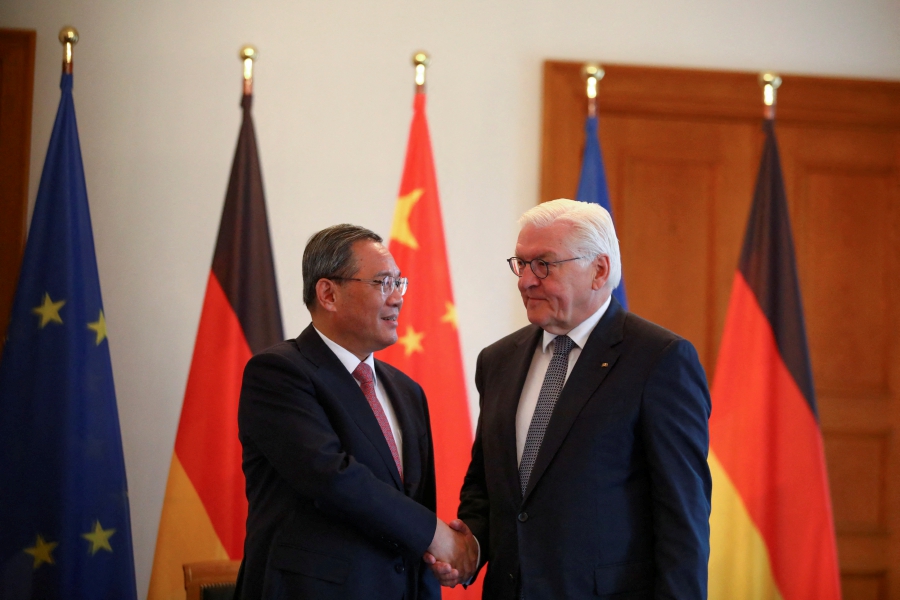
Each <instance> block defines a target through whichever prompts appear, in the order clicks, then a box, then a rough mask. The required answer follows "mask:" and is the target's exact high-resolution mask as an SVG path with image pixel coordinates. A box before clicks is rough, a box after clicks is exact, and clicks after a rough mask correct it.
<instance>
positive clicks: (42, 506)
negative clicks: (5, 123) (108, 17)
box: [0, 74, 137, 600]
mask: <svg viewBox="0 0 900 600" xmlns="http://www.w3.org/2000/svg"><path fill="white" fill-rule="evenodd" d="M60 88H62V97H61V99H60V102H59V110H58V112H57V113H56V122H55V123H54V125H53V134H52V136H51V137H50V146H49V148H48V149H47V159H46V161H45V162H44V172H43V174H42V175H41V184H40V187H39V189H38V195H37V201H36V202H35V206H34V214H33V216H32V220H31V229H30V231H29V235H28V244H27V246H26V248H25V257H24V259H23V262H22V271H21V275H20V278H19V285H18V288H17V290H16V296H15V300H14V303H13V313H12V318H11V321H10V325H9V332H8V336H7V342H6V348H5V350H4V351H3V357H2V359H0V598H2V599H3V600H6V599H16V600H18V599H22V598H34V599H45V598H46V599H51V598H67V599H69V598H72V599H81V598H85V599H87V598H91V599H100V598H102V599H113V598H115V599H117V600H118V599H132V598H136V596H137V594H136V590H135V582H134V558H133V555H132V549H131V521H130V517H129V511H128V491H127V487H126V484H125V461H124V459H123V457H122V438H121V435H120V432H119V417H118V413H117V411H116V395H115V389H114V387H113V376H112V365H111V364H110V360H109V341H108V340H107V338H106V320H105V318H104V315H103V303H102V301H101V298H100V279H99V277H98V274H97V261H96V258H95V256H94V238H93V234H92V233H91V217H90V213H89V211H88V200H87V189H86V187H85V183H84V170H83V167H82V163H81V149H80V146H79V142H78V128H77V126H76V123H75V105H74V103H73V102H72V75H71V74H64V75H63V77H62V82H61V83H60Z"/></svg>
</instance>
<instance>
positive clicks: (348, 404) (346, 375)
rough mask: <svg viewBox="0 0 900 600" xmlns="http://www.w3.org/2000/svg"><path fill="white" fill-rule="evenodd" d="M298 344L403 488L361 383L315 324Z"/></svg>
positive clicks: (304, 331)
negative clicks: (324, 339) (327, 343)
mask: <svg viewBox="0 0 900 600" xmlns="http://www.w3.org/2000/svg"><path fill="white" fill-rule="evenodd" d="M297 347H298V349H299V350H300V352H302V353H303V355H304V356H305V357H306V358H308V359H309V360H310V361H311V362H312V363H313V364H315V365H316V366H317V367H318V371H316V375H318V376H319V378H320V379H321V380H322V383H323V384H324V385H325V387H326V388H327V389H328V391H329V392H330V393H331V394H333V395H334V396H336V397H337V398H339V399H340V402H341V406H343V407H344V408H345V409H346V410H347V413H349V414H350V416H351V417H352V418H353V421H354V422H355V423H356V425H357V426H358V427H359V428H360V430H361V431H362V432H363V433H364V434H365V436H366V437H367V438H368V439H369V442H371V444H372V446H373V447H374V448H375V449H376V451H377V452H378V454H379V456H381V459H382V460H383V461H384V463H385V464H386V465H387V466H388V467H389V469H390V472H391V475H392V477H393V478H394V484H395V485H396V486H397V488H398V489H402V485H401V482H400V474H399V473H398V472H397V467H396V465H395V464H394V457H393V456H391V449H390V448H389V447H388V445H387V441H385V439H384V434H383V433H382V432H381V426H380V425H378V419H376V418H375V413H373V412H372V407H371V406H369V401H368V400H366V397H365V395H364V394H363V393H362V390H361V389H360V387H359V384H357V383H356V380H355V379H353V375H351V374H350V372H349V371H347V368H346V367H345V366H344V364H343V363H342V362H341V361H340V360H339V359H338V357H337V356H335V355H334V352H332V351H331V349H330V348H329V347H328V346H326V345H325V342H323V341H322V338H321V337H319V334H318V333H316V331H315V329H313V326H312V325H310V326H309V327H307V328H306V329H304V330H303V333H301V334H300V335H299V337H297Z"/></svg>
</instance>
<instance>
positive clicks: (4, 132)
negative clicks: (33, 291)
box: [0, 29, 35, 354]
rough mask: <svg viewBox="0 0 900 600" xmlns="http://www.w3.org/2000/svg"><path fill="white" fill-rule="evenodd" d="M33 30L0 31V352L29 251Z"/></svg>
mask: <svg viewBox="0 0 900 600" xmlns="http://www.w3.org/2000/svg"><path fill="white" fill-rule="evenodd" d="M34 44H35V32H34V31H25V30H18V29H0V354H2V352H3V345H4V343H5V340H6V327H7V325H8V323H9V313H10V311H11V310H12V302H13V296H14V295H15V291H16V283H17V281H18V279H19V266H20V264H21V262H22V253H23V252H24V249H25V218H26V213H27V208H28V167H29V162H30V160H31V99H32V94H33V92H34Z"/></svg>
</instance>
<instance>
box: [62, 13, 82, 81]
mask: <svg viewBox="0 0 900 600" xmlns="http://www.w3.org/2000/svg"><path fill="white" fill-rule="evenodd" d="M59 43H60V44H62V45H63V64H62V70H63V73H64V74H66V75H71V74H72V47H73V46H74V45H75V44H77V43H78V30H77V29H75V28H74V27H71V26H69V25H67V26H65V27H63V28H62V29H60V30H59Z"/></svg>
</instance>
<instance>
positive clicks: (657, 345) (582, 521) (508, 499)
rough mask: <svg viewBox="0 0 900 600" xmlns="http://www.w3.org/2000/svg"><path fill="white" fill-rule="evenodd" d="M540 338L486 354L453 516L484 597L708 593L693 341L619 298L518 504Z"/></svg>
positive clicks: (707, 488) (700, 406) (703, 411)
mask: <svg viewBox="0 0 900 600" xmlns="http://www.w3.org/2000/svg"><path fill="white" fill-rule="evenodd" d="M541 336H542V330H541V329H539V328H538V327H535V326H533V325H532V326H528V327H525V328H523V329H520V330H519V331H517V332H515V333H513V334H512V335H509V336H507V337H505V338H503V339H501V340H500V341H498V342H496V343H494V344H493V345H491V346H488V347H487V348H485V349H484V350H483V351H482V352H481V354H480V355H479V357H478V366H477V371H476V375H475V379H476V384H477V386H478V391H479V393H480V402H481V415H480V417H479V420H478V429H477V432H476V436H475V443H474V446H473V449H472V462H471V464H470V466H469V470H468V473H467V475H466V479H465V483H464V485H463V488H462V492H461V504H460V507H459V517H460V518H462V519H463V520H464V521H465V522H466V523H467V524H468V526H469V527H470V528H471V529H472V532H473V533H474V534H475V536H476V537H477V538H478V540H479V543H480V544H481V552H482V561H484V560H487V561H488V565H487V573H486V575H485V580H484V598H490V599H492V600H493V599H497V600H514V599H516V598H518V593H519V589H520V587H519V586H521V589H522V590H524V595H525V598H527V600H551V599H558V598H591V597H596V596H601V597H603V596H607V595H610V596H612V595H613V594H615V596H612V597H614V598H617V599H618V598H678V599H695V598H705V597H706V585H707V561H708V559H709V513H710V495H711V491H712V483H711V479H710V473H709V468H708V466H707V462H706V458H707V453H708V450H709V427H708V420H709V414H710V408H711V406H710V397H709V391H708V389H707V385H706V378H705V375H704V373H703V368H702V367H701V366H700V363H699V360H698V358H697V353H696V351H695V350H694V347H693V346H692V345H691V344H690V342H688V341H686V340H684V339H682V338H680V337H678V336H677V335H675V334H673V333H671V332H669V331H667V330H665V329H663V328H661V327H658V326H656V325H654V324H652V323H650V322H648V321H646V320H644V319H641V318H640V317H637V316H635V315H633V314H631V313H628V312H626V311H625V310H623V309H622V307H621V305H620V304H619V303H618V302H616V300H615V299H612V301H611V303H610V306H609V308H608V309H607V311H606V313H605V314H604V315H603V317H602V318H601V319H600V321H599V323H598V324H597V326H596V327H595V328H594V331H593V332H592V333H591V335H590V337H589V339H588V341H587V343H586V344H585V347H584V348H583V350H582V352H581V356H580V357H579V359H578V362H577V363H576V364H575V367H574V369H573V370H572V373H571V374H570V376H569V378H568V380H567V382H566V385H565V387H564V388H563V391H562V393H561V395H560V397H559V400H558V401H557V404H556V407H555V409H554V412H553V415H552V417H551V419H550V423H549V424H548V426H547V431H546V434H545V437H544V440H543V444H542V445H541V448H540V451H539V453H538V456H537V459H536V462H535V464H534V468H533V470H532V473H531V477H530V479H529V483H528V488H527V490H526V492H525V496H524V498H523V497H522V493H521V491H520V487H519V477H518V467H517V459H516V409H517V407H518V404H519V396H520V395H521V393H522V387H523V385H524V383H525V377H526V375H527V373H528V369H529V366H530V365H531V360H532V357H533V355H534V351H535V348H536V346H537V344H538V343H539V341H540V339H541Z"/></svg>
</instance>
